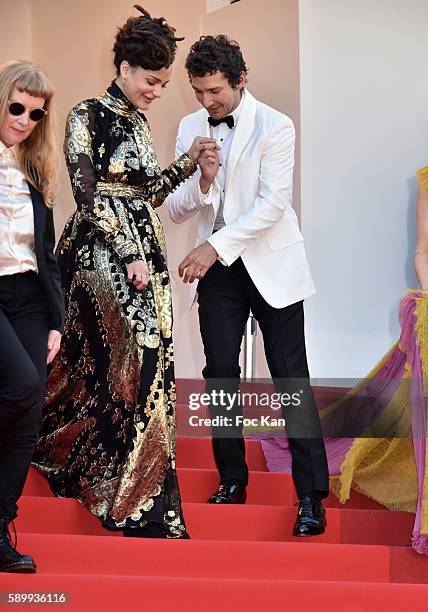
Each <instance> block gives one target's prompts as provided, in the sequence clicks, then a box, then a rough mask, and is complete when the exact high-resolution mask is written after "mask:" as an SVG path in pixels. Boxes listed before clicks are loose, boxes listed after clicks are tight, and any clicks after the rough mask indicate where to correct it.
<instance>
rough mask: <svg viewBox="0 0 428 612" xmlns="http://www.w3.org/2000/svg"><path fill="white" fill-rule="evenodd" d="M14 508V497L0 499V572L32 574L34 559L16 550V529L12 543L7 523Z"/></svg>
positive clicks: (10, 520)
mask: <svg viewBox="0 0 428 612" xmlns="http://www.w3.org/2000/svg"><path fill="white" fill-rule="evenodd" d="M16 510H17V506H16V501H15V499H14V498H11V497H10V498H8V499H7V500H0V572H11V573H14V574H34V572H35V571H36V570H37V567H36V564H35V563H34V559H33V558H32V557H29V556H28V555H21V553H19V552H18V551H17V550H16V544H17V542H16V540H17V538H16V531H15V542H14V543H13V544H12V538H11V536H10V531H9V525H10V524H11V523H12V521H13V519H14V518H15V517H16ZM12 524H13V523H12Z"/></svg>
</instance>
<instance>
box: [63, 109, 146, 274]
mask: <svg viewBox="0 0 428 612" xmlns="http://www.w3.org/2000/svg"><path fill="white" fill-rule="evenodd" d="M94 124H95V109H94V108H92V107H91V106H90V105H88V104H86V103H81V104H79V105H78V106H76V107H75V108H73V109H72V110H71V112H70V114H69V116H68V118H67V124H66V134H65V142H64V153H65V159H66V163H67V168H68V172H69V174H70V180H71V186H72V189H73V194H74V199H75V201H76V204H77V209H78V210H79V211H80V212H81V213H83V214H84V215H85V216H86V217H87V219H88V221H89V222H90V223H92V224H93V225H94V226H95V227H96V229H97V230H98V231H99V232H100V234H101V235H102V236H103V238H104V240H105V241H106V242H107V243H108V244H109V245H110V246H111V247H112V248H113V249H114V251H115V252H116V254H117V256H118V257H119V259H120V260H121V261H122V262H123V263H129V262H130V261H133V260H136V259H142V258H143V257H142V256H140V254H139V252H138V247H137V243H136V242H135V240H134V239H133V236H132V232H131V229H130V227H129V224H128V222H127V220H126V218H125V217H124V215H120V214H119V213H118V211H116V210H115V209H114V207H113V202H112V200H111V199H110V198H107V197H103V196H101V195H100V194H99V193H97V180H98V177H97V173H96V170H95V167H94V157H93V149H92V142H93V135H94V133H95V131H94V130H95V128H94Z"/></svg>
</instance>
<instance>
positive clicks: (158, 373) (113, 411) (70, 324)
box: [35, 7, 210, 538]
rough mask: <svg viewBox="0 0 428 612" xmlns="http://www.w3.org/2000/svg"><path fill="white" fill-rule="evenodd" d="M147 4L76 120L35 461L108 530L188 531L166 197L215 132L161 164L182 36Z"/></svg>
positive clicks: (120, 38)
mask: <svg viewBox="0 0 428 612" xmlns="http://www.w3.org/2000/svg"><path fill="white" fill-rule="evenodd" d="M137 8H138V9H139V10H140V11H141V12H142V13H143V15H142V16H139V17H137V18H130V19H129V20H128V21H127V22H126V24H125V25H124V26H123V28H122V29H121V30H119V33H118V35H117V38H116V44H115V48H114V53H115V64H116V68H117V71H118V75H117V78H116V80H115V81H113V82H112V84H111V86H110V87H109V88H108V89H107V91H106V92H105V93H104V94H103V95H101V96H100V97H98V98H93V99H89V100H86V101H84V102H81V103H80V104H78V105H77V106H76V107H75V108H73V109H72V111H71V112H70V114H69V117H68V120H67V127H66V138H65V157H66V162H67V166H68V170H69V174H70V179H71V183H72V188H73V192H74V196H75V200H76V203H77V211H76V212H75V213H74V215H73V216H72V217H71V219H70V220H69V221H68V223H67V225H66V227H65V229H64V232H63V235H62V238H61V241H60V244H59V247H58V252H59V265H60V269H61V272H62V280H63V289H64V294H65V300H66V325H65V332H64V337H63V345H62V350H61V352H60V353H59V355H58V357H57V359H56V361H55V362H54V365H53V369H52V371H51V373H50V376H49V380H48V392H47V397H46V404H45V414H44V421H43V428H42V433H41V438H40V442H39V444H38V449H37V453H36V457H35V466H36V467H37V469H38V470H39V471H40V472H41V473H42V474H43V475H44V476H45V477H46V478H47V479H48V481H49V484H50V486H51V488H52V490H53V491H54V493H55V494H56V495H58V496H60V497H75V498H77V499H78V500H79V501H80V502H81V503H82V504H83V505H84V506H85V507H86V508H87V509H88V510H90V512H92V513H93V514H94V515H96V516H97V517H99V519H100V520H101V521H102V524H103V525H104V526H105V527H106V528H108V529H114V530H118V529H120V530H123V532H124V534H125V535H128V536H129V535H131V536H133V535H137V536H143V537H144V536H149V537H151V536H153V537H169V538H179V537H183V536H184V537H186V536H187V534H186V528H185V523H184V520H183V516H182V512H181V502H180V493H179V488H178V484H177V477H176V472H175V383H174V367H173V359H174V358H173V344H172V311H171V287H170V280H169V276H168V269H167V260H166V250H165V240H164V234H163V229H162V225H161V223H160V220H159V218H158V216H157V214H156V212H155V210H154V208H156V207H157V206H159V205H161V204H162V203H163V201H164V199H165V197H166V196H167V195H168V193H170V192H171V190H173V189H174V188H175V187H177V186H178V185H179V184H180V182H182V181H183V180H185V179H186V178H187V177H189V176H190V175H191V174H193V173H194V172H195V170H196V161H195V159H197V158H198V156H199V154H200V152H201V150H202V149H203V148H204V147H209V146H210V143H209V142H204V141H203V140H202V139H197V141H195V143H194V145H192V148H191V150H190V151H189V153H188V154H184V155H182V156H181V157H180V158H178V159H177V160H176V161H175V162H173V163H172V164H171V165H170V166H169V167H168V168H167V169H166V170H164V171H163V172H161V171H160V169H159V166H158V162H157V159H156V154H155V151H154V147H153V142H152V138H151V134H150V128H149V125H148V123H147V120H146V118H145V116H144V114H142V112H141V111H142V109H145V108H147V107H148V106H149V105H150V103H151V102H152V100H154V99H156V98H157V97H160V95H161V88H162V87H163V86H164V85H165V83H166V82H167V80H168V79H169V76H170V64H171V63H172V60H173V58H174V54H175V48H176V40H177V39H175V37H174V30H173V29H172V28H170V27H169V26H168V25H167V24H166V22H165V21H164V20H163V19H152V18H151V17H150V15H148V13H147V12H146V11H144V9H141V7H137ZM162 53H163V54H164V55H163V56H162ZM131 100H132V101H131ZM136 264H137V267H135V266H136ZM138 266H139V267H138ZM133 272H134V273H133ZM135 272H139V274H136V273H135Z"/></svg>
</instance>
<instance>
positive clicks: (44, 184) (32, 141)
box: [0, 60, 58, 207]
mask: <svg viewBox="0 0 428 612" xmlns="http://www.w3.org/2000/svg"><path fill="white" fill-rule="evenodd" d="M15 87H16V89H17V90H18V91H20V92H25V93H27V94H28V95H30V96H34V97H37V98H45V100H46V102H45V104H44V108H45V109H46V110H47V115H46V116H45V117H44V118H43V119H42V120H41V121H39V122H38V123H37V125H36V126H35V127H34V129H33V131H32V132H31V134H30V136H29V137H28V138H26V139H25V140H24V141H23V142H21V143H19V144H18V145H17V147H16V151H17V157H18V161H19V164H20V167H21V170H22V172H23V173H24V175H25V178H26V179H27V181H28V182H29V183H31V185H33V187H35V188H36V189H37V190H38V191H40V193H41V194H42V196H43V199H44V202H45V204H46V205H47V206H49V207H52V206H53V203H54V199H55V195H56V190H57V181H58V166H57V164H58V154H57V151H58V148H57V140H56V135H55V126H54V124H55V116H54V111H53V105H52V97H53V93H54V89H53V85H52V83H51V82H50V81H49V79H48V77H47V76H46V74H45V73H44V72H43V71H42V70H41V69H40V68H39V67H38V66H36V64H33V63H32V62H28V61H25V60H12V61H10V62H6V63H5V64H3V65H1V66H0V121H2V119H3V118H4V116H5V114H6V113H7V112H8V101H9V100H10V96H11V94H12V91H13V89H14V88H15Z"/></svg>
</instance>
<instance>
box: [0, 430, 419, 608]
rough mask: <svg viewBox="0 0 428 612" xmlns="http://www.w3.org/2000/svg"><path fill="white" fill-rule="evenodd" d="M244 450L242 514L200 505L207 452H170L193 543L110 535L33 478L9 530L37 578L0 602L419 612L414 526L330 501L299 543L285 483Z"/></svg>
mask: <svg viewBox="0 0 428 612" xmlns="http://www.w3.org/2000/svg"><path fill="white" fill-rule="evenodd" d="M247 447H248V458H249V465H250V470H251V476H250V486H249V496H248V502H247V504H246V505H243V506H220V507H213V506H210V505H208V504H206V503H205V501H206V498H207V497H208V495H209V494H210V493H211V492H212V491H213V489H214V488H215V486H216V484H217V473H216V471H215V469H214V464H213V459H212V455H211V443H210V441H209V440H208V439H197V438H192V439H186V438H180V439H179V440H178V441H177V463H178V467H179V470H178V473H179V479H180V483H181V490H182V496H183V500H184V511H185V516H186V520H187V525H188V529H189V532H190V534H191V536H192V540H190V541H179V542H177V541H169V540H167V541H164V540H139V539H133V538H123V537H121V536H120V535H119V534H114V533H113V534H112V533H110V532H108V531H106V530H104V529H102V527H100V525H99V523H98V521H97V520H96V519H95V518H94V517H92V516H91V515H89V514H88V513H87V512H86V511H85V510H84V508H82V507H81V506H80V504H79V503H78V502H76V501H75V500H70V499H56V498H54V497H52V495H51V493H50V490H49V488H48V486H47V485H46V482H45V481H44V480H43V479H42V478H41V477H40V476H39V475H38V474H37V473H35V472H34V471H32V472H31V474H30V477H29V479H28V481H27V484H26V488H25V495H24V497H23V498H22V500H21V503H20V515H19V518H18V519H17V521H16V526H17V529H18V532H19V548H20V550H22V551H23V552H28V553H31V554H33V555H34V557H35V558H36V560H37V563H38V566H39V572H38V574H36V575H33V576H19V575H12V574H0V591H2V592H3V593H4V592H12V591H17V592H27V593H28V592H41V591H43V592H49V591H50V592H56V593H59V592H67V593H68V595H69V598H70V601H69V603H68V604H67V605H65V606H63V608H64V609H66V610H79V611H85V612H86V611H92V610H112V611H113V610H114V611H116V612H119V611H122V610H123V611H127V610H144V611H146V610H150V611H152V610H203V611H205V610H238V611H245V612H246V611H249V610H254V611H255V610H257V611H259V610H281V611H282V610H291V611H294V610H308V611H309V610H310V611H318V610H328V611H329V612H331V611H338V612H339V611H340V612H343V611H348V610H349V611H356V610H364V611H366V610H370V611H371V610H373V611H374V610H376V611H379V610H397V611H398V610H400V611H401V610H403V609H405V608H406V607H408V606H415V605H416V606H420V607H421V609H424V607H425V605H426V601H427V599H428V584H426V583H428V558H425V557H421V556H419V555H417V554H416V553H414V552H413V551H411V550H410V549H409V547H408V540H409V536H410V532H411V527H412V523H413V516H412V515H410V514H407V513H402V512H397V513H395V512H394V513H393V512H389V511H386V510H384V509H382V507H381V506H379V505H378V504H376V503H374V502H372V501H370V500H368V499H366V498H364V497H363V496H361V495H357V494H354V495H353V497H352V499H351V500H350V502H349V503H348V504H347V505H346V506H345V507H342V506H340V504H338V502H337V500H336V499H335V498H333V497H330V498H328V500H327V502H326V506H327V517H328V528H327V532H326V533H325V534H324V535H323V536H321V537H319V538H310V539H304V540H301V539H297V540H296V538H293V537H292V536H291V535H290V534H291V529H292V525H293V522H294V518H295V512H296V509H295V507H294V503H295V494H294V491H293V487H292V482H291V478H290V477H289V476H287V475H285V474H274V473H269V472H267V471H266V464H265V461H264V456H263V453H262V451H261V448H260V445H259V443H258V442H255V441H252V442H250V443H248V445H247ZM20 608H21V609H30V608H29V607H28V606H26V607H22V606H20ZM12 609H13V608H12ZM31 609H33V608H31ZM34 609H35V610H36V609H37V610H44V609H46V610H52V609H55V606H49V607H47V606H37V607H34Z"/></svg>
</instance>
